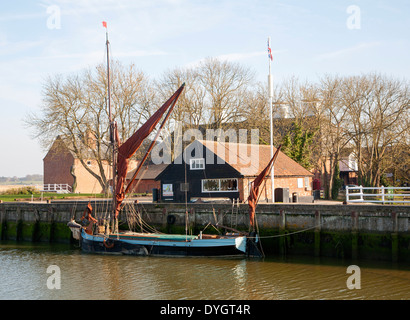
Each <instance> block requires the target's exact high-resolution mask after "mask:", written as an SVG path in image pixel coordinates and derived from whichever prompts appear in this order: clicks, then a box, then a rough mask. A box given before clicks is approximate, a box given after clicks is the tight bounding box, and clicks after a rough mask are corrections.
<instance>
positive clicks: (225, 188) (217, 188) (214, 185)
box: [202, 179, 238, 192]
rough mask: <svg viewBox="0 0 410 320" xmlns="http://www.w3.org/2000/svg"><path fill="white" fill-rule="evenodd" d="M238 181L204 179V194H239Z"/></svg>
mask: <svg viewBox="0 0 410 320" xmlns="http://www.w3.org/2000/svg"><path fill="white" fill-rule="evenodd" d="M237 191H238V179H204V180H202V192H237Z"/></svg>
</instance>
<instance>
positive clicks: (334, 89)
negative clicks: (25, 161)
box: [24, 58, 410, 197]
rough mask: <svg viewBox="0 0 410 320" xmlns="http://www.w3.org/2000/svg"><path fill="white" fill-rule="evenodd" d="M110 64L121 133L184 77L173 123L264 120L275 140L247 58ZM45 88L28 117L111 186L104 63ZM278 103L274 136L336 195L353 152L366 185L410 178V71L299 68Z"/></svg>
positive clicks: (254, 123)
mask: <svg viewBox="0 0 410 320" xmlns="http://www.w3.org/2000/svg"><path fill="white" fill-rule="evenodd" d="M110 73H111V84H112V88H111V95H112V108H113V115H114V118H115V120H116V121H117V125H118V129H119V134H120V137H121V139H122V141H124V140H126V138H127V137H129V136H130V135H131V134H132V133H133V132H134V131H135V130H136V129H137V128H138V127H139V126H140V125H141V124H142V123H143V122H144V121H145V120H146V119H148V118H149V116H151V115H152V114H153V112H155V110H156V109H157V108H158V107H159V106H161V105H162V103H163V102H165V101H166V100H167V99H168V98H169V96H170V95H171V94H172V93H173V92H174V91H175V90H176V89H177V88H178V87H179V86H180V85H181V84H182V83H183V82H185V83H186V87H185V90H184V91H183V93H182V95H181V96H180V98H179V101H178V104H177V106H176V108H175V109H174V112H173V113H172V115H171V121H169V122H168V123H169V126H168V130H169V131H172V129H173V127H172V125H173V124H175V123H177V122H178V123H183V125H184V127H185V128H198V127H199V126H201V127H202V128H207V127H209V128H224V129H228V128H241V129H253V128H258V129H259V132H260V143H261V144H269V134H270V133H269V130H270V124H269V118H270V115H269V102H268V101H269V100H268V88H267V84H265V83H260V82H257V81H256V80H255V73H254V72H253V71H252V70H251V69H250V68H248V67H246V66H243V65H241V64H239V63H233V62H228V61H221V60H218V59H215V58H207V59H205V60H204V61H202V62H201V63H199V64H198V65H195V66H192V67H189V68H175V69H172V70H168V71H166V72H164V73H163V75H162V76H161V77H160V78H159V79H151V78H150V77H149V76H147V75H146V74H144V73H143V72H142V71H140V70H138V69H137V68H136V67H135V66H134V65H133V64H130V65H126V66H124V65H122V64H121V63H120V62H118V61H113V62H112V63H111V72H110ZM42 97H43V100H42V105H41V110H40V112H38V113H32V114H29V115H27V117H26V118H25V120H24V121H25V123H26V125H27V126H28V127H29V128H30V129H32V130H33V136H34V137H35V138H36V139H38V140H39V141H40V142H41V144H42V145H43V147H44V148H45V149H48V148H49V147H50V145H51V143H52V142H53V141H54V139H55V138H56V136H58V135H59V136H60V137H63V138H64V139H65V141H66V142H67V143H66V144H67V146H69V148H71V151H72V152H74V153H75V154H76V155H77V157H78V158H79V159H80V160H82V163H83V165H84V167H85V168H86V169H87V170H89V171H90V170H91V169H90V167H89V166H87V165H86V164H85V162H86V160H87V158H89V157H90V156H92V157H93V158H94V159H96V160H97V163H98V164H99V166H100V168H101V170H100V172H102V174H99V173H96V172H90V173H91V174H92V175H94V176H95V177H96V178H97V180H98V181H99V182H100V184H101V185H102V186H103V189H105V188H104V186H106V185H107V181H108V180H109V177H106V176H105V173H104V170H102V168H103V166H104V161H107V160H108V161H110V157H111V156H110V152H108V149H107V147H108V144H109V131H108V127H109V126H108V110H107V76H106V67H105V66H104V65H103V64H100V65H97V66H96V67H94V68H90V69H86V70H84V71H82V72H81V73H79V74H73V75H64V76H63V75H56V76H51V77H49V78H48V79H47V80H46V81H45V83H44V85H43V92H42ZM273 102H274V108H273V110H274V115H273V116H274V118H275V120H274V132H273V135H274V144H275V145H279V144H283V145H284V152H286V153H287V154H288V155H289V156H291V157H292V158H294V159H295V160H296V161H298V162H299V163H300V164H301V165H303V166H304V167H306V168H307V169H309V170H315V171H317V172H319V173H320V174H321V175H322V176H323V178H324V179H323V181H324V188H325V189H326V191H327V194H328V195H329V197H330V195H331V193H332V188H333V185H334V182H335V179H337V171H338V162H339V160H340V159H341V157H342V156H343V154H344V153H346V152H349V153H351V154H353V155H354V157H355V158H356V159H357V163H358V180H359V183H360V184H363V185H372V186H379V185H380V184H382V183H383V184H385V183H387V181H386V179H385V173H387V172H389V173H390V172H391V171H392V170H393V171H394V179H393V181H392V182H391V183H395V182H397V183H399V181H400V182H403V181H407V182H408V181H409V180H410V179H409V166H410V162H409V159H410V155H409V142H410V133H409V110H410V109H409V105H410V94H409V82H408V81H407V80H405V79H397V78H393V77H388V76H386V75H381V74H378V73H369V74H363V75H357V76H339V75H324V76H322V77H321V78H320V79H319V80H318V81H316V82H311V81H310V82H309V81H305V82H303V81H300V80H299V79H297V78H295V77H291V78H289V79H288V80H286V81H283V82H281V83H277V84H276V86H275V88H274V99H273ZM285 111H286V112H285ZM285 113H287V114H286V117H284V116H285ZM165 133H166V131H165V132H164V134H165ZM90 134H91V135H92V139H91V140H92V142H90Z"/></svg>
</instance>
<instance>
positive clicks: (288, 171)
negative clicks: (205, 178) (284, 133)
mask: <svg viewBox="0 0 410 320" xmlns="http://www.w3.org/2000/svg"><path fill="white" fill-rule="evenodd" d="M196 141H198V142H199V143H201V144H203V145H204V146H205V147H206V148H207V149H209V150H210V151H212V152H214V153H215V154H216V155H217V156H218V157H220V158H221V159H223V160H225V162H226V163H228V164H229V165H231V166H232V167H233V168H234V169H236V170H237V171H239V172H240V173H241V174H243V175H244V176H257V175H258V174H259V173H260V172H261V171H262V170H263V169H264V168H265V167H266V166H267V165H268V163H269V161H270V159H271V152H270V146H268V145H255V144H253V145H252V144H244V143H231V142H219V141H207V140H196ZM194 142H195V141H194ZM194 142H193V143H194ZM275 152H276V148H275V147H273V153H275ZM274 175H275V176H276V177H278V176H282V177H289V176H298V177H301V176H313V174H312V173H311V172H310V171H308V170H306V169H305V168H304V167H302V166H301V165H300V164H298V163H297V162H296V161H294V160H292V159H291V158H289V157H288V156H287V155H285V154H284V153H283V152H281V151H279V155H278V157H277V159H276V162H275V165H274Z"/></svg>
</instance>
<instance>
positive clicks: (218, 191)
mask: <svg viewBox="0 0 410 320" xmlns="http://www.w3.org/2000/svg"><path fill="white" fill-rule="evenodd" d="M207 180H218V189H219V190H212V191H209V190H204V182H205V181H207ZM222 180H236V190H221V181H222ZM201 191H202V193H209V192H216V193H221V192H239V181H238V179H237V178H217V179H202V180H201Z"/></svg>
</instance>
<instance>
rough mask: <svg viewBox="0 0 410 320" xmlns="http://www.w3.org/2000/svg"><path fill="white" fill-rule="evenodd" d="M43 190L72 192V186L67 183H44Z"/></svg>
mask: <svg viewBox="0 0 410 320" xmlns="http://www.w3.org/2000/svg"><path fill="white" fill-rule="evenodd" d="M41 191H42V192H57V193H71V191H72V189H71V186H70V185H69V184H67V183H60V184H57V183H50V184H45V185H43V190H41Z"/></svg>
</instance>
